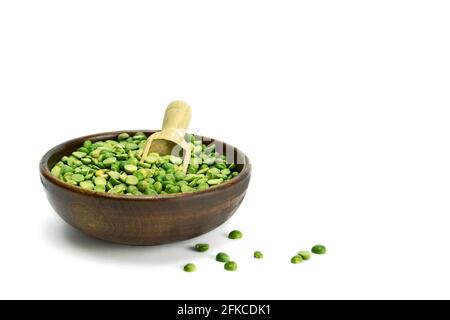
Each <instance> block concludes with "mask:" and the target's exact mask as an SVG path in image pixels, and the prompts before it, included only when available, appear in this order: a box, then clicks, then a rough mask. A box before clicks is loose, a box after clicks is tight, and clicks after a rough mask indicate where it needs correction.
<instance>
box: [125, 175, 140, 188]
mask: <svg viewBox="0 0 450 320" xmlns="http://www.w3.org/2000/svg"><path fill="white" fill-rule="evenodd" d="M125 183H126V184H128V185H132V186H135V185H137V184H138V183H139V179H138V178H136V176H132V175H130V176H128V177H127V179H126V180H125Z"/></svg>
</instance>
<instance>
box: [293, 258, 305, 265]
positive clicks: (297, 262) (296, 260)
mask: <svg viewBox="0 0 450 320" xmlns="http://www.w3.org/2000/svg"><path fill="white" fill-rule="evenodd" d="M302 262H303V258H302V257H300V256H294V257H292V259H291V263H293V264H299V263H302Z"/></svg>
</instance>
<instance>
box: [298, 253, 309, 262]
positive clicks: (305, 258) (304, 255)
mask: <svg viewBox="0 0 450 320" xmlns="http://www.w3.org/2000/svg"><path fill="white" fill-rule="evenodd" d="M298 255H299V256H300V257H302V259H303V260H304V261H307V260H309V259H311V252H309V251H300V252H299V253H298Z"/></svg>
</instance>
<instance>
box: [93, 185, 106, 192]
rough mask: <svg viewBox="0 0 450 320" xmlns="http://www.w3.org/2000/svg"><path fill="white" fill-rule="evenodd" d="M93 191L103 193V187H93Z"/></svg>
mask: <svg viewBox="0 0 450 320" xmlns="http://www.w3.org/2000/svg"><path fill="white" fill-rule="evenodd" d="M94 191H97V192H105V186H102V185H98V186H95V187H94Z"/></svg>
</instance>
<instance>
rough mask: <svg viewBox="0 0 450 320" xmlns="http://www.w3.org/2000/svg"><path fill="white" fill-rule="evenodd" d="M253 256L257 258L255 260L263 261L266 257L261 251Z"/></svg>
mask: <svg viewBox="0 0 450 320" xmlns="http://www.w3.org/2000/svg"><path fill="white" fill-rule="evenodd" d="M253 256H254V257H255V259H262V258H263V257H264V255H263V254H262V252H261V251H255V253H254V254H253Z"/></svg>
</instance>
